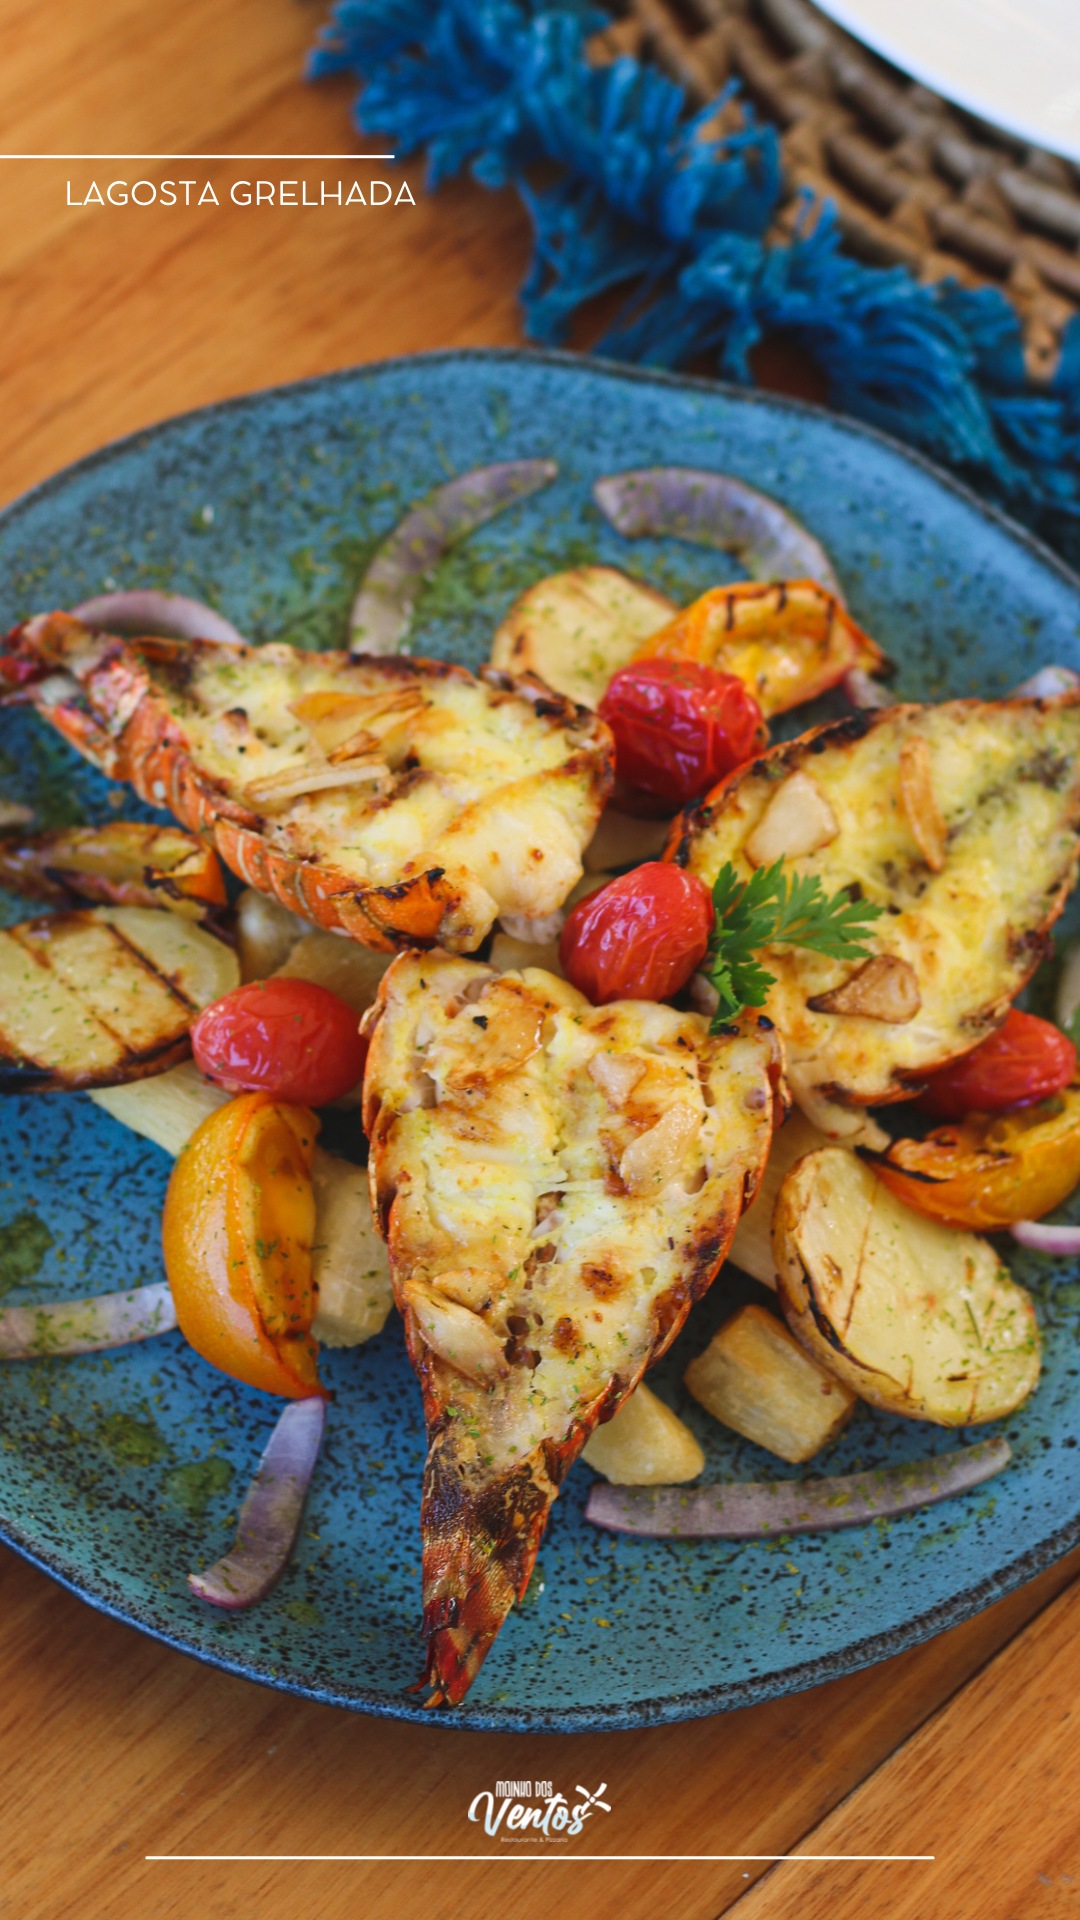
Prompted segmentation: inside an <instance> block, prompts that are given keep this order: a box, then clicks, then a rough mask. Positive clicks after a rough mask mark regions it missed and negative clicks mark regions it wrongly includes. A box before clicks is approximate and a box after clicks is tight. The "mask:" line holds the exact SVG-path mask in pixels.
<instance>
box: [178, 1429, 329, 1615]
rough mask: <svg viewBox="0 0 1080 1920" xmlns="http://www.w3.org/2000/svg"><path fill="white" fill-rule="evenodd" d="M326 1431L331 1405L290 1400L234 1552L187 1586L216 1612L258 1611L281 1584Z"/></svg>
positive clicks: (245, 1509) (251, 1492)
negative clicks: (260, 1603)
mask: <svg viewBox="0 0 1080 1920" xmlns="http://www.w3.org/2000/svg"><path fill="white" fill-rule="evenodd" d="M325 1426H326V1401H325V1400H324V1399H323V1398H322V1397H321V1395H319V1394H315V1395H313V1396H312V1398H311V1399H310V1400H290V1401H289V1403H288V1405H287V1406H286V1408H285V1411H284V1413H283V1414H282V1415H281V1417H280V1419H279V1420H278V1423H277V1426H276V1427H275V1428H274V1431H273V1433H272V1434H271V1435H270V1438H269V1440H268V1442H267V1444H266V1447H265V1449H264V1452H263V1456H262V1459H261V1460H260V1461H259V1469H258V1472H257V1473H256V1475H255V1478H254V1480H253V1481H252V1483H251V1485H250V1487H249V1488H248V1491H247V1494H246V1495H245V1498H244V1504H243V1506H242V1507H241V1509H240V1519H239V1522H238V1523H237V1529H236V1539H235V1540H234V1542H233V1544H232V1546H231V1548H230V1549H229V1552H228V1553H226V1554H225V1555H223V1557H222V1558H221V1559H220V1560H215V1562H214V1564H213V1566H212V1567H207V1569H206V1571H205V1573H189V1574H188V1586H189V1587H190V1588H191V1591H192V1593H194V1594H197V1595H198V1597H199V1599H200V1600H208V1601H209V1603H210V1605H211V1606H212V1607H230V1608H235V1607H253V1606H254V1605H255V1603H256V1601H258V1600H265V1598H266V1596H267V1594H268V1593H269V1592H270V1590H271V1588H272V1587H275V1586H276V1585H277V1583H278V1581H279V1580H280V1579H281V1576H282V1574H283V1573H284V1571H285V1569H286V1567H287V1566H288V1564H289V1561H290V1560H291V1558H292V1551H293V1548H294V1547H295V1545H296V1536H297V1534H298V1533H299V1531H300V1521H301V1519H302V1517H303V1512H304V1501H305V1499H306V1497H307V1490H308V1487H309V1485H310V1483H311V1476H312V1473H313V1472H314V1470H315V1462H316V1460H317V1459H318V1457H319V1448H320V1446H321V1445H322V1437H323V1430H324V1428H325Z"/></svg>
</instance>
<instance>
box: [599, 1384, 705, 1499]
mask: <svg viewBox="0 0 1080 1920" xmlns="http://www.w3.org/2000/svg"><path fill="white" fill-rule="evenodd" d="M581 1457H582V1459H583V1460H587V1461H588V1463H589V1465H590V1467H595V1469H596V1471H597V1473H602V1474H603V1476H604V1478H605V1480H610V1481H611V1482H612V1484H613V1485H614V1486H616V1487H678V1486H681V1485H682V1484H683V1482H684V1481H686V1480H694V1479H696V1478H697V1476H698V1474H699V1473H700V1472H701V1469H702V1467H703V1466H704V1465H705V1455H704V1453H703V1452H702V1450H701V1446H700V1444H699V1442H698V1441H697V1440H696V1439H695V1437H694V1435H693V1434H692V1433H691V1431H690V1429H689V1427H688V1426H687V1425H686V1424H685V1422H684V1421H682V1420H680V1419H679V1416H678V1414H677V1413H672V1411H671V1408H670V1407H668V1406H665V1404H664V1402H663V1401H662V1400H660V1399H658V1398H657V1396H656V1394H655V1393H653V1392H652V1390H651V1388H649V1387H647V1386H646V1385H645V1382H644V1380H640V1381H639V1382H638V1384H637V1386H636V1387H635V1388H634V1391H633V1393H632V1394H631V1395H630V1397H629V1399H628V1400H624V1401H623V1403H622V1406H621V1407H620V1408H619V1411H618V1413H617V1414H615V1415H614V1417H613V1418H612V1419H611V1420H608V1421H607V1422H606V1424H605V1425H604V1426H602V1427H597V1428H596V1429H595V1431H594V1432H593V1433H591V1434H590V1435H589V1438H588V1440H587V1441H586V1442H585V1445H584V1447H583V1449H582V1454H581Z"/></svg>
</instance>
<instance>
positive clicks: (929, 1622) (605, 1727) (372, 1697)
mask: <svg viewBox="0 0 1080 1920" xmlns="http://www.w3.org/2000/svg"><path fill="white" fill-rule="evenodd" d="M462 363H472V364H477V365H484V364H487V365H491V366H507V365H513V364H525V365H529V366H536V365H541V366H546V367H548V368H550V369H552V370H554V371H558V370H560V369H566V370H568V371H569V370H573V371H576V372H577V373H580V372H581V371H582V370H583V369H586V370H587V371H589V372H590V373H592V374H594V375H596V376H597V377H599V378H602V379H610V380H613V381H616V382H617V383H619V384H621V385H637V386H641V387H646V388H653V389H655V388H657V387H659V388H665V387H667V388H670V389H675V390H678V391H681V392H691V393H700V394H702V395H704V396H709V395H712V396H717V397H720V398H723V399H725V400H727V401H729V402H732V403H734V404H735V405H738V406H753V407H762V408H764V409H765V410H766V411H768V412H779V413H783V414H788V415H792V416H794V417H796V418H802V419H809V420H815V421H821V422H823V423H827V424H828V425H829V427H830V428H832V429H833V430H834V431H840V432H843V433H845V434H847V435H848V436H849V437H850V438H851V439H853V440H855V441H866V442H869V443H871V444H873V445H877V446H880V447H882V448H883V449H885V450H886V451H887V452H889V453H890V454H891V455H893V456H894V457H895V458H899V459H900V460H901V461H903V462H905V463H907V464H908V465H910V466H913V467H915V468H916V469H917V470H919V471H920V472H921V473H923V474H925V475H926V476H927V477H928V478H929V479H931V480H933V481H935V482H936V483H937V485H938V486H940V487H942V488H944V489H945V490H946V491H947V492H949V493H951V494H952V495H953V496H954V497H955V498H956V499H957V500H959V501H961V502H962V503H963V504H964V505H965V506H966V507H967V508H968V509H969V510H971V511H973V512H974V513H975V514H976V515H977V516H978V517H979V518H980V519H982V520H984V521H985V522H987V523H988V524H989V525H990V526H992V527H993V528H995V529H996V531H997V532H998V533H1001V534H1004V535H1005V536H1006V538H1008V539H1010V540H1011V541H1013V542H1014V543H1015V544H1018V545H1020V546H1021V547H1023V548H1024V549H1026V551H1027V552H1028V553H1029V554H1030V555H1031V556H1032V558H1033V559H1035V560H1037V561H1038V562H1039V563H1040V564H1041V565H1042V566H1044V567H1046V568H1047V569H1049V570H1050V571H1051V572H1052V573H1054V574H1056V576H1057V578H1058V579H1059V581H1060V582H1061V583H1062V584H1063V585H1064V586H1066V587H1068V588H1069V589H1071V591H1072V592H1073V593H1075V595H1076V597H1077V602H1078V612H1080V578H1078V577H1077V575H1076V574H1074V573H1073V572H1072V570H1071V569H1070V568H1069V567H1067V566H1066V565H1065V563H1064V562H1063V561H1062V560H1061V559H1059V557H1058V555H1057V554H1055V553H1054V552H1053V551H1052V550H1051V549H1050V548H1049V547H1047V546H1046V545H1045V544H1044V542H1043V541H1041V540H1039V539H1038V538H1037V537H1036V535H1034V534H1032V533H1030V532H1029V531H1028V529H1027V528H1026V527H1022V526H1020V525H1019V524H1018V523H1017V522H1016V521H1014V520H1012V519H1010V517H1009V516H1008V515H1007V514H1005V513H1003V512H1002V511H1001V510H1000V509H999V508H997V507H995V506H992V505H991V504H990V503H989V502H987V501H985V500H983V499H981V498H980V496H979V495H978V494H976V493H974V492H973V491H972V489H971V488H970V487H967V486H965V485H964V484H963V482H962V481H959V480H956V479H954V478H953V477H952V475H951V474H948V473H946V472H944V471H943V470H942V469H941V468H940V467H938V466H936V465H935V464H934V462H933V461H931V460H928V459H926V458H925V457H924V456H923V455H922V454H919V453H917V452H914V451H913V450H912V449H911V448H909V447H905V446H903V445H902V444H901V443H900V442H899V441H897V440H894V439H893V438H892V437H891V436H890V435H888V434H885V433H881V432H880V431H879V430H878V429H876V428H874V427H869V426H864V425H863V424H862V422H861V421H858V420H853V419H851V418H849V417H848V416H847V415H843V414H836V413H833V412H831V411H830V410H829V409H828V408H825V407H818V406H814V405H813V404H811V403H810V402H808V401H802V400H794V399H789V398H788V397H787V396H786V395H773V394H770V393H766V392H761V391H757V390H754V389H747V388H742V387H736V386H733V385H731V384H730V383H727V382H724V381H718V380H706V379H700V378H696V377H694V376H692V375H688V374H671V373H664V372H662V371H659V370H654V369H646V368H639V367H631V366H624V365H622V364H621V363H619V362H617V361H610V360H600V359H595V358H590V357H587V356H582V355H578V354H568V353H557V352H551V351H539V350H532V349H526V348H514V347H473V348H460V349H446V350H444V351H439V352H433V353H424V354H407V355H400V356H397V357H395V358H393V359H389V360H377V361H371V362H366V363H363V364H362V365H360V366H355V367H345V368H340V369H338V370H336V371H334V372H333V373H326V374H316V375H314V376H312V377H311V378H309V379H306V380H298V381H288V382H285V383H283V384H281V385H279V386H274V387H262V388H258V389H255V390H254V391H252V392H250V393H244V394H238V395H235V396H234V397H233V398H231V399H229V400H222V401H217V402H214V403H212V404H210V405H208V406H204V407H193V408H190V409H188V410H187V411H186V412H184V413H179V414H171V415H169V416H168V417H167V418H166V419H164V420H160V421H156V422H155V423H154V424H153V425H152V426H149V427H142V428H139V429H138V430H137V431H136V432H134V433H131V434H126V435H124V436H122V437H121V438H120V439H117V440H112V441H109V442H108V443H107V444H106V445H105V446H103V447H100V448H98V449H97V450H96V451H95V452H93V453H91V454H87V455H85V456H84V458H83V459H81V460H78V461H75V462H73V463H72V464H71V465H70V466H67V467H64V468H62V469H61V470H60V471H59V472H58V473H56V474H53V475H51V476H50V477H49V478H48V479H47V480H43V481H41V482H40V483H39V484H38V485H37V486H36V487H33V488H31V489H29V490H28V491H27V492H26V493H23V494H21V495H19V496H18V498H17V499H15V500H13V501H11V502H10V504H9V505H8V506H6V507H5V508H3V510H2V511H0V527H5V526H7V525H9V524H10V523H11V522H12V521H13V520H17V519H18V518H19V516H20V515H21V514H22V512H23V511H24V510H25V509H27V508H28V507H30V506H31V505H36V504H38V503H39V502H41V501H43V500H48V499H49V497H50V496H51V495H52V494H54V493H57V492H60V491H61V490H62V489H63V488H64V487H66V486H67V485H68V484H69V482H70V481H71V480H73V479H75V478H76V477H79V476H83V475H87V474H92V473H93V472H94V471H95V469H96V468H98V467H101V466H106V465H108V463H109V462H110V460H111V459H112V458H114V457H115V456H116V455H117V454H119V453H123V452H136V451H138V450H140V449H141V448H143V447H145V446H146V445H148V444H150V443H152V442H153V441H155V440H157V439H158V438H160V437H162V436H164V435H166V434H168V433H169V432H170V431H171V430H172V429H174V428H175V427H177V426H180V425H182V424H183V423H184V422H186V421H189V420H195V419H199V420H207V419H211V420H212V419H219V418H227V417H228V415H229V414H230V413H233V412H235V411H238V410H241V409H245V408H250V407H251V406H252V405H253V404H258V402H260V401H263V400H273V399H275V398H277V397H279V396H284V395H286V394H288V395H290V396H293V395H297V394H303V393H304V392H306V391H307V392H316V391H318V392H325V391H326V390H327V389H328V388H330V389H332V388H333V387H335V386H337V385H344V384H346V383H355V382H356V381H357V380H359V379H364V378H372V379H377V378H378V377H379V375H380V374H383V373H386V372H390V371H397V370H401V369H405V368H408V369H410V370H412V369H416V370H418V371H419V372H420V373H421V374H422V372H423V370H424V369H425V368H427V367H433V366H445V365H448V364H462ZM0 1542H2V1543H3V1544H4V1545H5V1546H8V1547H10V1548H11V1549H12V1550H13V1551H14V1552H15V1553H17V1554H18V1555H19V1556H20V1557H21V1558H22V1559H23V1560H26V1561H27V1562H29V1564H30V1565H31V1566H35V1567H37V1568H38V1569H39V1570H40V1571H41V1572H42V1573H45V1574H47V1575H48V1576H49V1577H50V1579H53V1580H55V1581H56V1582H57V1584H58V1585H59V1586H61V1587H63V1588H65V1589H66V1591H67V1592H69V1593H72V1594H74V1595H75V1597H76V1598H77V1599H80V1600H83V1601H85V1602H86V1604H87V1605H88V1606H90V1607H92V1608H94V1610H95V1611H96V1612H98V1613H101V1614H104V1615H105V1616H106V1617H107V1618H109V1619H112V1620H117V1621H119V1622H121V1623H122V1624H123V1625H125V1626H130V1627H135V1628H136V1629H137V1630H138V1631H139V1632H141V1633H145V1634H146V1635H147V1636H148V1637H149V1638H150V1639H152V1640H157V1641H158V1642H160V1644H161V1645H163V1646H166V1647H170V1648H171V1649H172V1650H173V1651H174V1652H177V1653H183V1654H187V1655H189V1656H190V1657H191V1658H193V1659H195V1660H198V1661H201V1662H202V1664H203V1665H205V1666H209V1667H215V1668H217V1669H218V1670H220V1671H221V1672H223V1673H230V1674H234V1675H236V1676H237V1677H238V1678H240V1679H245V1680H253V1681H256V1682H258V1683H259V1684H260V1685H263V1686H268V1687H273V1688H274V1689H276V1690H277V1691H278V1692H281V1693H289V1694H293V1695H294V1696H296V1697H298V1698H300V1699H304V1700H313V1701H316V1702H318V1703H319V1704H321V1705H326V1706H336V1707H345V1708H348V1709H350V1710H351V1711H353V1712H356V1713H370V1714H373V1715H375V1716H376V1717H378V1718H381V1719H393V1720H409V1721H412V1722H414V1723H416V1722H417V1721H418V1720H421V1719H422V1720H423V1724H427V1725H431V1726H437V1727H444V1728H446V1729H447V1730H448V1731H449V1730H455V1731H456V1730H459V1729H461V1730H468V1731H472V1732H477V1733H491V1732H500V1733H583V1732H591V1733H605V1732H610V1733H614V1732H622V1731H628V1730H630V1729H632V1728H639V1727H642V1726H661V1725H665V1724H669V1723H672V1722H677V1721H680V1720H695V1719H703V1718H706V1717H707V1716H708V1715H710V1714H714V1713H728V1712H732V1711H733V1710H734V1709H736V1708H738V1707H750V1706H755V1705H758V1704H759V1703H760V1702H762V1701H764V1700H770V1699H776V1698H779V1697H781V1696H783V1695H785V1694H788V1693H800V1692H803V1691H806V1690H807V1689H809V1688H811V1687H816V1686H821V1685H823V1684H824V1683H825V1682H826V1681H828V1680H836V1679H839V1678H841V1677H842V1676H843V1675H845V1674H849V1673H854V1672H857V1671H859V1670H860V1669H861V1668H864V1667H869V1666H873V1665H875V1664H876V1663H877V1662H878V1661H881V1660H886V1659H889V1658H891V1656H892V1655H894V1654H897V1653H903V1652H905V1651H906V1650H907V1649H908V1648H909V1647H913V1646H918V1645H919V1644H920V1643H921V1642H923V1641H925V1640H929V1639H932V1638H934V1636H935V1635H937V1634H939V1633H944V1632H946V1631H948V1629H949V1628H950V1627H954V1626H959V1625H960V1624H961V1623H962V1622H963V1621H964V1620H968V1619H970V1618H971V1617H972V1616H973V1615H974V1614H977V1613H980V1612H982V1610H983V1609H984V1608H985V1607H988V1606H991V1605H993V1603H994V1602H995V1601H996V1600H1001V1599H1004V1598H1005V1596H1006V1595H1007V1594H1009V1593H1012V1592H1014V1591H1015V1590H1016V1589H1017V1588H1018V1587H1021V1586H1023V1585H1025V1584H1026V1582H1027V1581H1029V1580H1032V1579H1034V1578H1035V1577H1036V1575H1037V1574H1039V1573H1042V1572H1044V1571H1045V1570H1046V1569H1047V1568H1048V1567H1050V1566H1052V1565H1053V1564H1054V1562H1055V1561H1057V1560H1060V1559H1061V1558H1062V1557H1063V1556H1064V1555H1065V1554H1067V1553H1068V1552H1070V1551H1071V1550H1072V1548H1074V1547H1076V1546H1077V1545H1080V1514H1078V1515H1076V1516H1074V1518H1073V1519H1072V1520H1070V1521H1068V1522H1066V1524H1065V1525H1064V1526H1063V1527H1059V1528H1057V1529H1056V1530H1055V1531H1054V1532H1053V1533H1051V1534H1048V1535H1047V1536H1046V1538H1045V1539H1044V1540H1041V1541H1038V1542H1037V1543H1036V1544H1035V1545H1034V1546H1033V1547H1029V1548H1028V1549H1027V1551H1026V1552H1025V1553H1022V1554H1021V1555H1019V1556H1018V1558H1017V1559H1016V1560H1013V1561H1010V1563H1009V1564H1008V1566H1006V1567H1004V1568H1002V1569H1000V1570H999V1571H998V1572H997V1573H995V1574H992V1575H989V1576H988V1577H987V1578H986V1579H984V1580H980V1581H976V1582H975V1584H974V1585H972V1586H970V1587H965V1588H963V1589H962V1590H961V1591H960V1592H958V1593H955V1594H953V1595H952V1596H951V1597H950V1598H949V1599H948V1600H945V1601H942V1602H940V1603H939V1604H938V1605H937V1606H935V1607H932V1608H930V1609H929V1610H928V1611H927V1612H926V1613H923V1614H918V1615H916V1616H914V1617H913V1618H911V1619H909V1620H907V1621H905V1622H904V1623H903V1624H902V1625H900V1626H896V1627H890V1628H888V1629H886V1630H884V1631H883V1632H881V1633H878V1634H870V1635H868V1636H867V1637H866V1638H864V1639H860V1640H853V1641H851V1642H849V1643H848V1644H847V1645H846V1646H844V1647H839V1648H837V1649H836V1650H835V1651H834V1652H832V1653H829V1654H825V1655H822V1656H820V1657H819V1658H818V1659H815V1660H809V1661H804V1662H801V1663H798V1664H795V1665H792V1666H790V1667H783V1668H779V1669H773V1670H771V1671H770V1672H769V1673H767V1674H763V1675H762V1676H761V1677H760V1678H759V1679H747V1680H740V1681H735V1682H732V1683H730V1684H727V1685H725V1684H721V1685H718V1686H712V1687H703V1688H699V1689H697V1690H695V1691H693V1692H690V1693H679V1694H667V1695H664V1696H661V1697H655V1696H650V1697H646V1698H643V1699H641V1700H635V1701H628V1702H626V1703H624V1704H623V1705H622V1706H620V1707H617V1708H611V1707H560V1708H557V1709H555V1708H551V1709H548V1708H540V1709H536V1710H534V1711H530V1710H528V1709H520V1708H518V1709H510V1710H509V1711H507V1710H506V1709H505V1708H491V1709H487V1708H476V1707H470V1708H468V1709H464V1710H460V1711H459V1710H457V1709H453V1708H442V1709H440V1710H439V1712H438V1713H432V1714H430V1715H424V1714H423V1710H422V1709H420V1708H419V1703H418V1701H417V1700H416V1699H415V1697H414V1698H409V1697H408V1696H407V1695H406V1694H404V1693H403V1694H402V1695H401V1697H400V1698H398V1697H395V1696H394V1695H391V1694H386V1693H381V1692H378V1691H376V1690H375V1689H374V1688H368V1687H350V1686H348V1685H347V1684H343V1685H341V1686H340V1687H337V1688H334V1689H330V1688H326V1687H314V1686H313V1687H307V1686H304V1685H303V1684H302V1683H301V1682H299V1681H297V1680H295V1679H290V1678H287V1677H285V1676H283V1675H282V1674H281V1673H280V1672H276V1671H273V1670H271V1669H270V1668H269V1667H268V1666H264V1665H262V1664H261V1663H259V1662H258V1661H254V1660H250V1659H249V1660H230V1659H228V1658H225V1657H223V1656H221V1655H217V1654H214V1653H213V1652H211V1651H209V1650H208V1649H207V1648H205V1647H201V1646H197V1645H194V1644H193V1643H191V1642H190V1641H188V1640H186V1639H185V1638H184V1637H183V1636H182V1635H180V1634H174V1633H168V1632H165V1631H164V1630H163V1629H162V1628H161V1627H159V1626H158V1625H157V1624H156V1623H155V1622H154V1620H153V1619H152V1618H150V1617H148V1616H146V1615H145V1614H144V1613H143V1611H142V1609H141V1608H140V1607H139V1606H138V1605H136V1604H132V1603H131V1602H130V1601H125V1603H124V1604H119V1603H118V1602H116V1601H114V1600H113V1599H111V1598H110V1597H109V1594H108V1591H107V1585H108V1583H107V1581H106V1580H104V1579H101V1578H99V1580H98V1582H97V1584H96V1586H94V1585H91V1584H88V1583H87V1582H86V1579H85V1576H83V1575H82V1574H80V1575H78V1576H76V1575H75V1574H74V1573H73V1572H72V1571H70V1570H69V1568H68V1566H67V1565H66V1563H65V1561H64V1558H63V1556H62V1555H60V1554H57V1553H54V1552H48V1551H46V1550H44V1549H42V1548H41V1547H40V1546H38V1545H36V1544H35V1543H34V1541H33V1540H32V1538H31V1537H30V1536H29V1535H28V1534H27V1533H26V1532H25V1530H24V1529H23V1528H21V1527H19V1526H18V1525H17V1524H16V1523H14V1522H12V1521H10V1520H5V1519H3V1517H2V1516H0Z"/></svg>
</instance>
